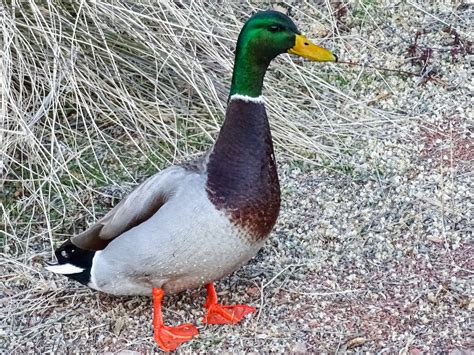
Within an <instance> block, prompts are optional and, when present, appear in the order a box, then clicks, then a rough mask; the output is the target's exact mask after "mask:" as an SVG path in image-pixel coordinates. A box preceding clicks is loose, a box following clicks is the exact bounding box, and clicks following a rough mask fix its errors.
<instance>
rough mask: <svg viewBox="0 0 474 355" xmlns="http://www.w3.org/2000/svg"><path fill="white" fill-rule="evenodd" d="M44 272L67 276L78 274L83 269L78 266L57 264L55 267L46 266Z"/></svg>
mask: <svg viewBox="0 0 474 355" xmlns="http://www.w3.org/2000/svg"><path fill="white" fill-rule="evenodd" d="M46 270H49V271H51V272H55V273H57V274H63V275H68V274H78V273H80V272H83V271H84V270H85V269H83V268H81V267H78V266H74V265H72V264H57V265H50V266H46Z"/></svg>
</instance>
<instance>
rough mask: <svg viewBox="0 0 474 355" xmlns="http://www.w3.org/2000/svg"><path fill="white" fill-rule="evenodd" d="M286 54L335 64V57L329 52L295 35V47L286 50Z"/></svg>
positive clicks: (303, 37)
mask: <svg viewBox="0 0 474 355" xmlns="http://www.w3.org/2000/svg"><path fill="white" fill-rule="evenodd" d="M288 53H290V54H296V55H299V56H301V57H305V58H308V59H311V60H315V61H318V62H337V57H336V56H335V55H334V54H332V52H331V51H328V50H327V49H326V48H322V47H319V46H317V45H315V44H314V43H311V42H310V41H309V40H308V39H307V38H306V37H305V36H303V35H296V41H295V45H294V46H293V48H290V49H289V50H288Z"/></svg>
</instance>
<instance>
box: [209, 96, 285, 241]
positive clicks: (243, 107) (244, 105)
mask: <svg viewBox="0 0 474 355" xmlns="http://www.w3.org/2000/svg"><path fill="white" fill-rule="evenodd" d="M207 172H208V180H207V193H208V196H209V199H210V200H211V201H212V203H213V204H214V205H215V206H216V208H218V209H219V210H223V211H225V212H226V214H227V215H228V216H229V218H230V219H231V221H232V222H233V223H235V224H236V225H238V226H241V227H243V228H245V229H246V230H248V231H249V232H250V235H251V236H252V239H253V240H255V241H259V240H262V239H264V238H266V237H267V236H268V235H269V234H270V232H271V230H272V228H273V226H274V225H275V222H276V220H277V217H278V213H279V210H280V184H279V182H278V174H277V169H276V164H275V155H274V153H273V144H272V137H271V133H270V126H269V124H268V119H267V115H266V112H265V106H264V105H263V104H260V103H254V102H245V101H242V100H232V101H230V102H229V106H228V108H227V112H226V119H225V122H224V124H223V126H222V129H221V132H220V133H219V137H218V139H217V141H216V144H215V146H214V149H213V151H212V153H211V155H210V157H209V162H208V164H207Z"/></svg>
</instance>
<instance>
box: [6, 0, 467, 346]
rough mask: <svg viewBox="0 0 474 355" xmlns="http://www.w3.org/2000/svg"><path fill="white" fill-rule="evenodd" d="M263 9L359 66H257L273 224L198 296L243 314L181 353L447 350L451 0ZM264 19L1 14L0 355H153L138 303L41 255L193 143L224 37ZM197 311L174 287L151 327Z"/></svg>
mask: <svg viewBox="0 0 474 355" xmlns="http://www.w3.org/2000/svg"><path fill="white" fill-rule="evenodd" d="M283 6H284V7H285V8H289V7H290V8H291V15H292V17H293V18H294V19H295V22H297V24H298V25H299V27H300V29H301V30H302V31H303V32H304V33H305V34H307V35H308V37H309V38H312V39H314V40H315V41H316V42H319V43H321V44H323V45H324V46H326V47H328V48H330V49H334V51H335V52H336V53H337V54H338V56H339V58H341V59H342V60H344V61H349V60H353V61H356V62H358V63H360V64H361V65H359V66H350V65H345V64H341V65H334V64H325V65H321V64H317V63H310V62H304V61H302V60H300V59H295V58H290V57H289V56H287V55H284V56H281V57H280V58H278V59H277V60H276V61H275V62H274V63H273V64H272V66H271V69H270V71H269V72H268V74H267V77H266V83H265V89H264V92H265V96H266V100H267V103H268V105H267V109H268V112H269V116H270V119H271V125H272V129H273V135H274V140H275V143H276V145H277V156H278V160H279V162H280V175H281V177H282V186H283V193H284V205H283V209H282V213H281V218H280V221H279V223H278V226H277V227H276V230H275V233H274V234H273V236H272V238H271V240H270V241H269V243H268V245H267V247H266V248H265V249H264V250H263V251H262V253H260V254H259V256H258V257H257V258H256V260H253V261H252V262H251V263H250V264H249V265H248V266H246V267H245V268H243V269H242V270H240V271H239V272H237V273H236V274H234V275H232V276H231V277H229V278H228V279H226V280H224V281H223V282H222V283H221V285H220V286H219V288H220V289H221V290H225V291H224V293H223V297H224V299H226V300H227V301H228V302H247V303H251V304H253V305H255V306H256V307H258V308H259V311H258V314H257V315H256V316H255V317H254V318H250V319H249V320H248V321H246V322H244V324H243V325H242V326H239V327H236V328H230V327H215V326H213V327H207V328H204V327H201V329H200V336H199V337H198V338H197V339H195V340H194V341H193V342H190V343H188V344H186V345H184V346H183V347H182V348H181V351H183V352H189V351H206V350H213V351H264V352H268V351H280V352H281V351H289V350H291V351H295V352H305V351H309V352H316V351H323V352H332V353H334V352H341V351H342V352H343V351H349V350H351V349H352V348H353V349H355V350H367V351H381V350H387V351H390V352H392V353H393V352H401V353H408V352H409V353H410V354H418V353H420V352H421V351H433V350H446V351H449V350H455V349H457V350H466V351H467V350H468V349H469V348H470V346H471V345H472V341H471V340H470V339H469V329H470V326H472V324H471V323H470V317H471V314H470V312H472V307H473V301H472V299H473V298H472V274H473V269H474V265H473V262H472V255H473V246H472V224H471V221H472V219H473V216H472V212H473V206H472V201H471V200H469V198H468V197H469V193H472V190H473V183H472V159H473V145H472V117H473V112H472V89H473V83H472V73H470V71H471V70H472V60H473V58H472V32H470V31H472V22H473V7H472V5H468V4H467V2H466V4H465V3H463V2H460V3H459V4H457V5H450V6H446V7H443V6H437V7H434V6H432V7H431V6H425V5H423V6H422V5H417V4H415V3H411V2H407V3H403V4H402V3H400V4H394V3H392V2H379V1H373V0H360V1H357V2H352V1H351V2H348V1H347V2H343V1H335V2H329V1H316V2H314V1H308V2H305V1H301V2H300V1H293V2H291V1H290V2H289V3H284V5H283ZM268 7H269V4H268V3H266V2H257V1H255V2H250V3H249V2H231V1H221V2H219V3H218V4H216V3H215V2H210V1H209V2H207V1H202V0H198V1H184V2H179V1H175V2H172V1H140V2H135V1H128V0H120V1H95V2H69V1H65V2H62V1H60V2H53V1H51V0H45V1H36V2H29V3H26V2H19V1H9V0H3V1H2V3H1V5H0V17H1V26H2V35H3V38H2V41H3V43H2V46H1V50H2V55H1V59H0V67H1V71H0V79H1V80H0V83H1V91H2V93H1V95H2V96H1V97H2V101H1V120H2V126H1V128H0V142H1V143H0V148H1V156H0V179H1V188H2V190H1V205H0V208H1V212H2V220H1V232H0V233H1V234H0V245H1V249H2V250H1V252H2V253H1V261H0V269H1V279H0V280H1V283H2V289H1V297H2V298H1V299H0V302H1V303H0V324H1V328H0V352H1V351H6V352H9V353H24V352H27V351H28V352H45V351H58V352H65V351H83V352H89V351H94V352H95V351H99V352H102V351H119V350H130V351H139V352H150V351H152V350H154V351H156V350H157V348H156V347H155V345H154V343H153V339H152V337H151V307H150V300H149V299H147V298H139V297H136V298H117V297H110V296H107V295H103V294H98V293H94V292H91V291H89V290H87V289H85V288H83V287H81V286H80V285H78V284H75V283H72V282H69V281H67V280H66V279H65V278H60V277H59V276H56V275H51V274H49V273H47V272H45V271H44V270H43V264H44V261H45V260H51V258H52V255H53V254H52V251H53V248H54V246H55V245H57V244H59V243H60V242H61V241H63V240H65V239H66V238H67V237H68V236H69V235H71V234H73V233H76V232H79V231H81V230H83V229H84V228H86V227H87V226H88V225H89V224H90V223H91V222H93V221H94V220H96V219H97V218H98V217H100V216H102V215H103V214H104V213H105V211H106V210H107V209H109V208H110V207H111V206H113V205H115V204H116V203H117V201H118V200H119V199H120V198H121V197H122V196H123V194H124V193H126V192H127V191H129V190H130V189H131V188H132V187H133V186H134V185H135V184H136V183H138V182H139V181H142V180H143V179H144V178H145V177H147V176H149V175H151V174H153V173H154V172H155V171H156V170H157V169H160V168H161V167H163V166H166V165H167V164H170V163H173V162H178V161H182V160H183V159H185V158H187V157H190V156H193V155H195V154H198V153H199V152H201V151H203V150H205V149H206V148H207V147H209V146H210V144H211V143H212V141H213V139H214V138H215V136H216V134H217V132H218V129H219V126H220V123H221V122H222V119H223V116H224V111H225V102H226V99H227V92H228V88H229V83H230V77H231V71H232V64H233V49H234V45H235V40H236V37H237V35H238V32H239V30H240V28H241V26H242V24H243V22H244V21H245V20H246V19H247V18H248V16H249V15H250V14H252V13H253V12H255V11H257V10H259V9H267V8H268ZM374 67H375V68H374ZM380 68H389V69H395V70H396V71H392V72H388V71H385V70H381V69H380ZM401 71H408V72H411V73H414V75H409V74H407V73H405V72H401ZM202 302H203V294H202V292H201V293H200V292H199V291H190V292H186V293H183V294H182V295H180V296H177V297H173V298H170V299H168V300H167V304H166V305H167V313H166V314H165V316H166V317H167V319H168V321H169V323H170V324H173V323H178V322H183V321H186V322H189V321H193V322H194V321H197V320H198V319H199V318H200V317H201V316H202V308H201V304H202ZM91 305H92V306H91Z"/></svg>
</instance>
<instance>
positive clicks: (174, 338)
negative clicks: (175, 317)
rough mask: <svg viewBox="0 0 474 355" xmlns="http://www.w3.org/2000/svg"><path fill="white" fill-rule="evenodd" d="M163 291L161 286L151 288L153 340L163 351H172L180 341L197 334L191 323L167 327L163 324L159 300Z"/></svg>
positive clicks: (189, 338) (182, 341) (161, 298)
mask: <svg viewBox="0 0 474 355" xmlns="http://www.w3.org/2000/svg"><path fill="white" fill-rule="evenodd" d="M163 295H164V292H163V290H162V289H161V288H154V289H153V310H154V314H153V329H154V332H155V340H156V342H157V343H158V345H159V346H160V348H161V349H162V350H164V351H173V350H174V349H176V348H177V347H178V346H179V345H180V344H181V343H184V342H185V341H188V340H191V339H192V338H193V336H196V335H198V331H197V329H196V327H195V326H194V325H192V324H182V325H179V326H177V327H167V326H165V325H164V324H163V316H162V314H161V301H162V300H163Z"/></svg>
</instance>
